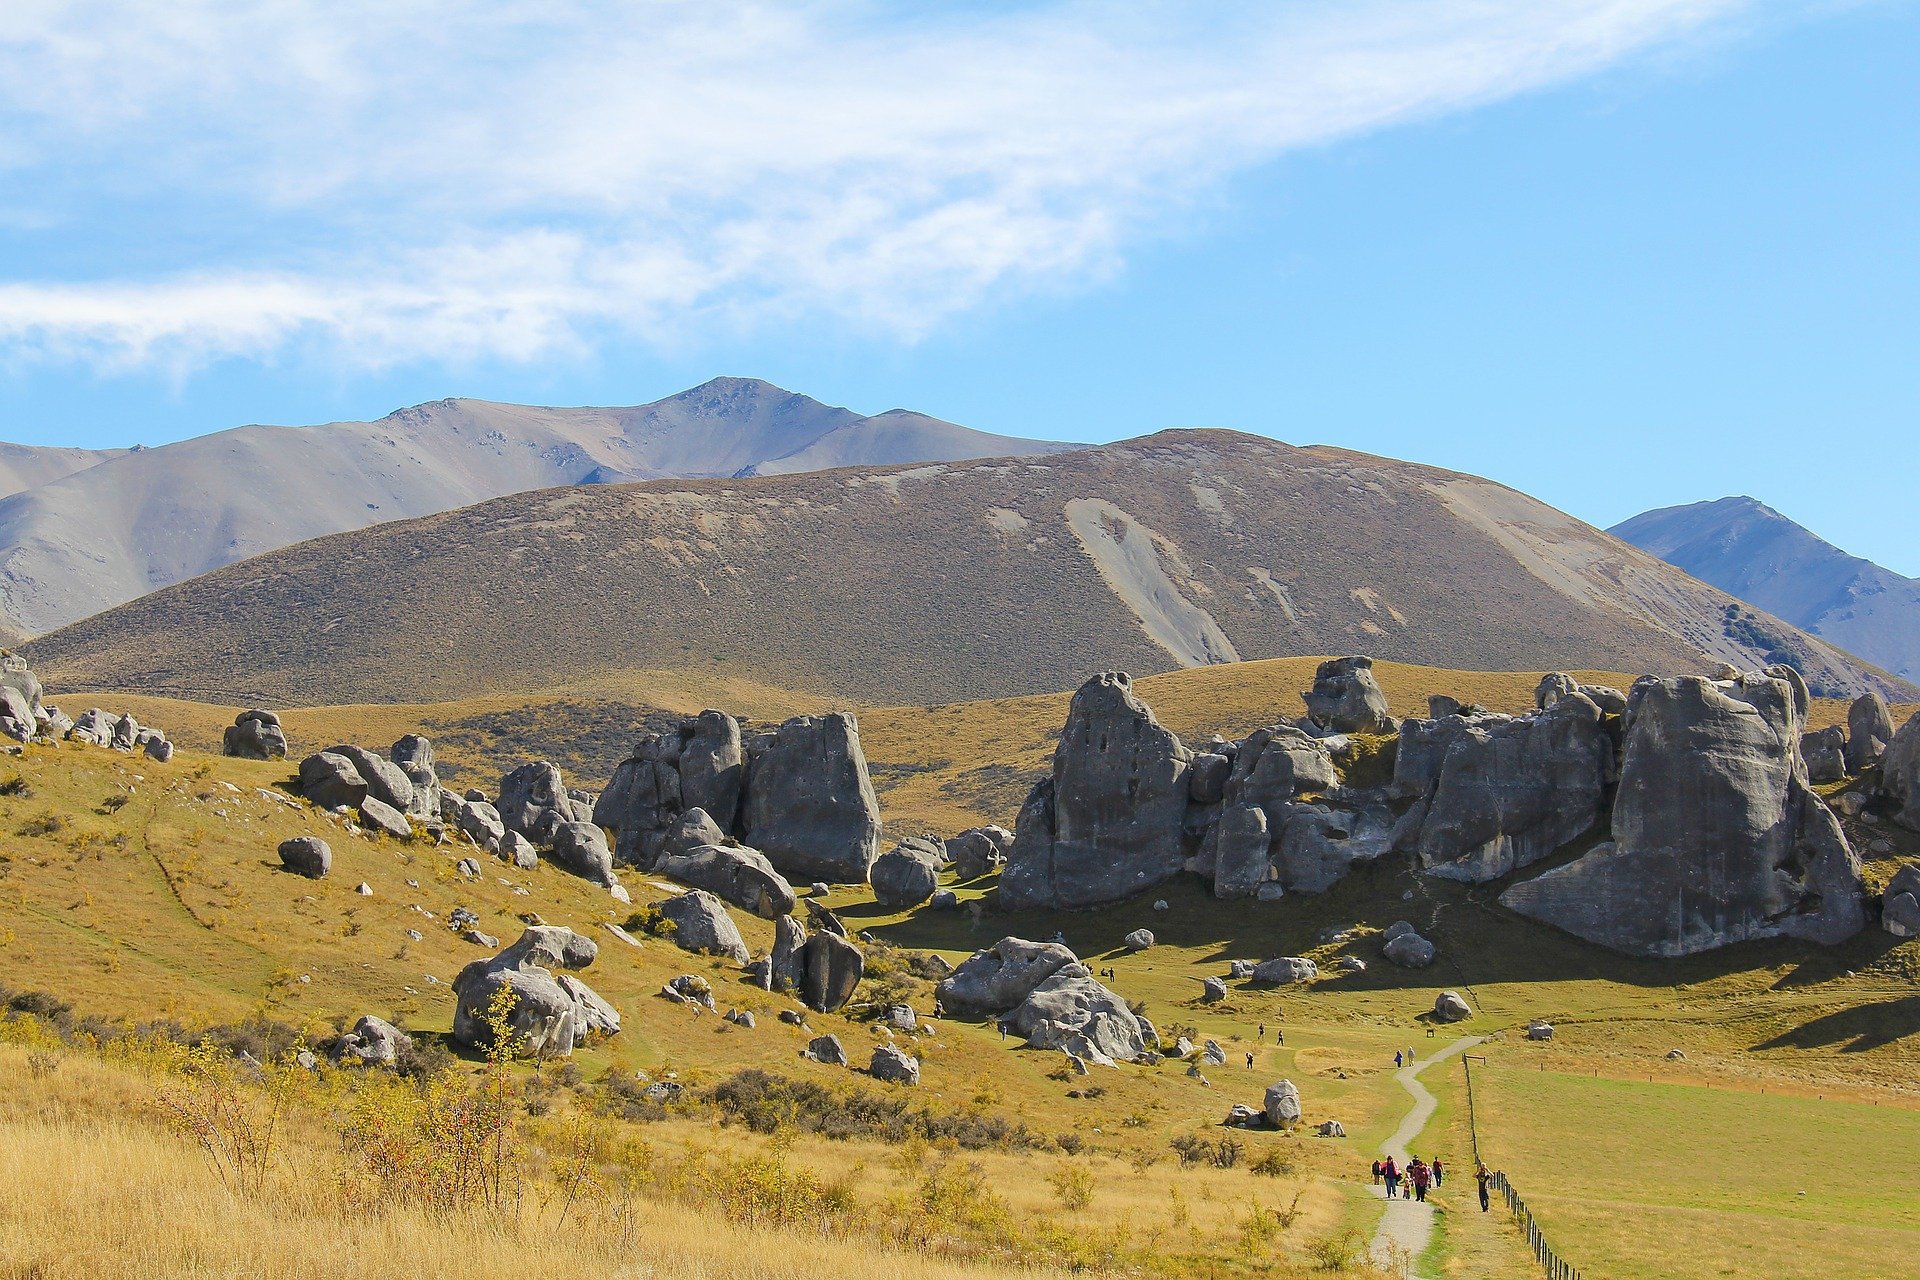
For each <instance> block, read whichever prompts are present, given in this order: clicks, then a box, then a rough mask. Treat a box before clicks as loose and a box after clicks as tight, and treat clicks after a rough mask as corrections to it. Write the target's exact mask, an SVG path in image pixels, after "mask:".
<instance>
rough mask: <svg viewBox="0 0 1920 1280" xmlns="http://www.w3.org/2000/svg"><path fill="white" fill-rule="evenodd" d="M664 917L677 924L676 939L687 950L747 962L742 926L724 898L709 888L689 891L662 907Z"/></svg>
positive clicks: (735, 961) (737, 962)
mask: <svg viewBox="0 0 1920 1280" xmlns="http://www.w3.org/2000/svg"><path fill="white" fill-rule="evenodd" d="M660 914H661V915H663V916H665V917H666V918H667V919H668V920H670V921H672V922H673V940H674V942H675V943H676V944H677V945H679V946H680V947H681V948H683V949H685V950H687V951H695V952H699V953H701V954H703V955H720V956H726V957H727V958H728V959H730V960H732V961H733V962H734V963H735V964H745V963H746V962H747V959H748V956H747V944H746V941H745V939H743V938H741V936H740V927H739V926H738V925H736V924H735V923H734V922H733V917H732V916H730V915H728V914H727V908H726V906H725V904H723V903H722V902H721V901H720V899H718V898H716V897H714V896H713V895H712V894H711V893H708V892H707V891H706V890H705V889H689V890H687V891H686V892H685V893H683V894H681V895H680V896H679V897H677V898H668V899H667V900H666V901H665V902H663V903H661V904H660Z"/></svg>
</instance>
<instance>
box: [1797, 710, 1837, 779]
mask: <svg viewBox="0 0 1920 1280" xmlns="http://www.w3.org/2000/svg"><path fill="white" fill-rule="evenodd" d="M1800 757H1801V759H1803V760H1805V761H1806V762H1807V781H1809V782H1839V781H1841V780H1843V779H1844V778H1845V777H1846V776H1847V731H1846V730H1845V729H1842V728H1841V727H1840V726H1839V725H1837V724H1830V725H1828V726H1827V727H1826V728H1824V729H1816V730H1814V731H1813V732H1812V733H1803V734H1801V735H1800Z"/></svg>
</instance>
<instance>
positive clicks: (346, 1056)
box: [333, 1013, 413, 1067]
mask: <svg viewBox="0 0 1920 1280" xmlns="http://www.w3.org/2000/svg"><path fill="white" fill-rule="evenodd" d="M411 1048H413V1037H412V1036H410V1035H408V1034H407V1033H406V1032H404V1031H402V1030H400V1028H398V1027H396V1026H394V1025H393V1024H392V1023H391V1022H388V1021H387V1020H386V1019H384V1018H376V1017H374V1016H373V1015H372V1014H370V1013H369V1014H367V1015H365V1016H364V1017H362V1018H361V1019H360V1020H359V1021H358V1022H356V1023H354V1024H353V1030H351V1031H349V1032H347V1033H346V1034H345V1035H343V1036H341V1037H340V1039H339V1040H338V1041H337V1042H336V1043H335V1045H334V1051H333V1060H334V1061H335V1062H362V1063H368V1064H375V1063H377V1064H379V1065H381V1066H388V1067H390V1066H392V1065H393V1064H394V1062H395V1061H397V1060H398V1059H399V1057H400V1055H401V1053H403V1052H404V1051H406V1050H408V1049H411Z"/></svg>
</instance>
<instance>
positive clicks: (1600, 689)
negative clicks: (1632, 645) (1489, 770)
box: [1436, 671, 1627, 716]
mask: <svg viewBox="0 0 1920 1280" xmlns="http://www.w3.org/2000/svg"><path fill="white" fill-rule="evenodd" d="M1575 693H1577V694H1579V695H1580V696H1581V697H1583V698H1585V699H1586V700H1587V701H1589V702H1591V703H1593V705H1594V706H1596V707H1598V708H1600V710H1601V711H1602V712H1603V713H1604V714H1606V715H1610V716H1617V715H1619V714H1620V713H1621V712H1623V711H1625V710H1626V709H1627V695H1626V694H1624V693H1621V692H1620V691H1619V690H1618V689H1616V688H1614V687H1613V686H1611V685H1604V684H1581V683H1580V682H1579V681H1578V680H1575V679H1574V678H1573V677H1572V676H1570V675H1567V674H1566V673H1565V672H1563V671H1554V672H1550V673H1548V674H1547V675H1546V676H1544V677H1542V678H1541V680H1540V683H1539V684H1538V685H1537V686H1535V688H1534V691H1533V705H1534V707H1535V708H1536V709H1537V710H1540V711H1545V710H1546V709H1547V708H1548V707H1551V706H1552V705H1553V704H1554V703H1556V702H1558V701H1560V699H1562V698H1564V697H1566V696H1568V695H1569V694H1575ZM1458 708H1459V704H1458V703H1456V704H1455V709H1458ZM1437 715H1438V713H1436V716H1437Z"/></svg>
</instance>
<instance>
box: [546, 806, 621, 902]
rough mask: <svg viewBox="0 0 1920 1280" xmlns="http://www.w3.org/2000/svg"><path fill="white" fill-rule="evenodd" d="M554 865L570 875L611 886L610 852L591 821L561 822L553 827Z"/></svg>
mask: <svg viewBox="0 0 1920 1280" xmlns="http://www.w3.org/2000/svg"><path fill="white" fill-rule="evenodd" d="M552 840H553V850H552V853H551V857H552V858H553V862H554V865H556V866H558V867H559V868H560V869H561V870H562V871H565V872H567V873H568V874H570V875H576V876H579V877H580V878H581V879H582V880H590V881H592V882H593V883H594V884H597V885H604V886H607V887H609V888H610V887H612V885H613V884H614V883H615V881H614V875H613V850H612V849H609V848H608V847H607V836H606V833H605V832H604V831H602V830H600V828H598V827H596V826H594V825H593V824H592V823H591V822H561V823H557V824H555V826H554V828H553V836H552Z"/></svg>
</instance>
